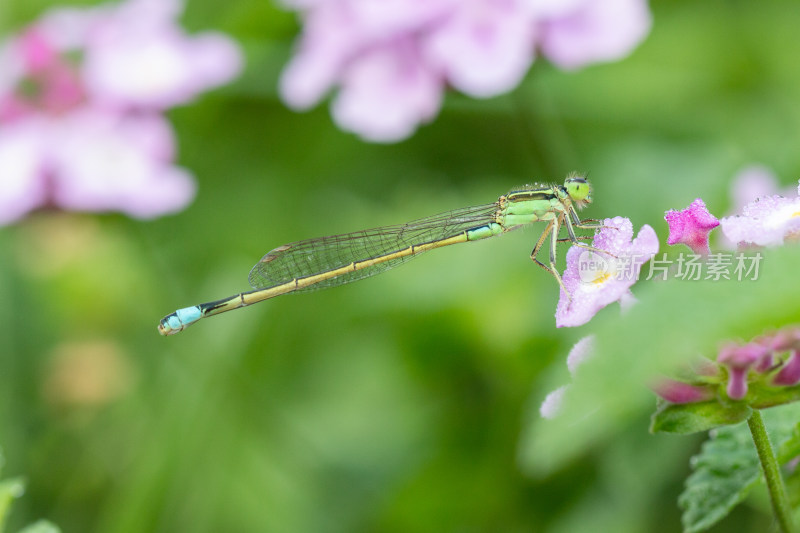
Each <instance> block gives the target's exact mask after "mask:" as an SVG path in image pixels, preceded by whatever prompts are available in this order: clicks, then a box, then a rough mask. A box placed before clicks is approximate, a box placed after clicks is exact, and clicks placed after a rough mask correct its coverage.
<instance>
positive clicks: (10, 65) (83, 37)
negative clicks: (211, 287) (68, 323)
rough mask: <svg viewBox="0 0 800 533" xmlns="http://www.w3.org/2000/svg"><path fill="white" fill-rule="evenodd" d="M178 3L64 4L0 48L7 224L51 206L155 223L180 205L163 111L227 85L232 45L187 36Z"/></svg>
mask: <svg viewBox="0 0 800 533" xmlns="http://www.w3.org/2000/svg"><path fill="white" fill-rule="evenodd" d="M181 9H182V3H181V2H179V1H177V0H129V1H127V2H124V3H121V4H118V5H114V6H101V7H97V8H90V9H60V10H55V11H52V12H49V13H48V14H46V15H45V16H44V17H42V18H41V19H40V20H39V21H37V22H35V23H34V24H33V25H32V26H31V27H29V28H27V29H25V30H24V31H23V32H21V33H20V34H19V35H17V36H14V37H12V38H11V39H9V40H8V41H7V42H6V43H5V44H4V45H2V46H0V168H2V169H3V179H2V181H0V224H7V223H9V222H13V221H14V220H17V219H19V218H20V217H22V216H24V215H25V214H26V213H27V212H29V211H31V210H33V209H36V208H38V207H44V206H57V207H61V208H63V209H74V210H85V211H121V212H123V213H126V214H129V215H131V216H135V217H140V218H150V217H155V216H159V215H163V214H165V213H171V212H175V211H177V210H180V209H183V208H184V207H185V206H186V205H187V204H188V203H189V202H190V201H191V200H192V198H193V197H194V193H195V185H194V181H193V179H192V177H191V175H190V174H189V173H188V172H187V171H185V170H183V169H181V168H178V167H176V166H174V165H173V160H174V157H175V153H174V144H175V143H174V135H173V132H172V128H171V127H170V125H169V123H168V122H166V120H165V119H164V117H163V116H162V115H161V114H160V113H161V111H162V110H164V109H166V108H168V107H170V106H173V105H177V104H180V103H185V102H187V101H188V100H190V99H191V98H192V97H194V96H195V95H197V94H199V93H200V92H201V91H203V90H206V89H208V88H210V87H213V86H215V85H219V84H221V83H224V82H226V81H228V80H229V79H231V78H232V77H233V76H234V75H235V74H236V72H237V71H238V70H239V68H240V66H241V61H240V58H239V53H238V50H237V48H236V46H235V45H234V44H233V43H232V42H231V41H230V40H228V39H227V38H225V37H223V36H221V35H217V34H204V35H201V36H196V37H189V36H187V35H185V34H184V33H183V31H182V30H181V28H180V27H179V26H178V25H177V22H176V17H177V16H178V15H179V14H180V11H181Z"/></svg>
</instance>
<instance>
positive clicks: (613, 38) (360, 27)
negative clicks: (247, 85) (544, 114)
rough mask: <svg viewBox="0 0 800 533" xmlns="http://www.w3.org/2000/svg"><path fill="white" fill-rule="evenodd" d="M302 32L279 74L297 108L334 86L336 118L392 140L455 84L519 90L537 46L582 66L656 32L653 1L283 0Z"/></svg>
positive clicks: (492, 92) (485, 92)
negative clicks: (298, 19) (651, 9)
mask: <svg viewBox="0 0 800 533" xmlns="http://www.w3.org/2000/svg"><path fill="white" fill-rule="evenodd" d="M284 3H285V4H286V5H287V6H288V7H290V8H292V9H295V10H298V11H299V12H300V15H301V18H302V22H303V34H302V35H301V37H300V39H299V41H298V44H297V52H296V54H295V55H294V57H293V58H292V60H291V61H290V62H289V64H288V65H287V67H286V69H285V70H284V73H283V76H282V78H281V87H280V90H281V95H282V98H283V100H284V101H285V102H286V103H287V105H289V106H290V107H292V108H294V109H298V110H303V109H308V108H310V107H312V106H314V105H316V104H317V103H318V102H319V101H320V100H321V99H322V98H323V97H324V96H325V94H326V93H327V92H328V91H329V90H330V89H331V88H333V87H334V86H336V85H338V86H339V87H340V89H339V92H338V94H337V95H336V96H335V97H334V101H333V106H332V110H333V118H334V120H335V121H336V123H337V124H338V125H339V126H340V127H341V128H342V129H344V130H347V131H353V132H356V133H357V134H358V135H360V136H361V137H362V138H364V139H367V140H371V141H378V142H391V141H398V140H401V139H404V138H406V137H408V136H409V135H411V134H412V133H413V132H414V130H415V129H416V128H417V126H418V125H419V124H421V123H425V122H428V121H430V120H432V119H433V118H434V117H435V115H436V113H437V112H438V110H439V107H440V106H441V100H442V92H443V91H444V89H445V87H447V86H452V87H454V88H456V89H458V90H460V91H462V92H464V93H466V94H468V95H470V96H475V97H479V98H486V97H491V96H496V95H499V94H503V93H505V92H508V91H510V90H511V89H513V88H514V87H516V86H517V85H518V84H519V83H520V81H521V80H522V78H523V77H524V76H525V73H526V72H527V71H528V69H529V68H530V66H531V65H532V64H533V61H534V59H535V55H536V50H537V49H538V50H540V51H541V52H542V54H543V55H544V56H546V57H547V58H549V59H550V60H551V61H552V62H553V63H555V64H556V65H558V66H560V67H562V68H569V69H575V68H579V67H582V66H585V65H588V64H591V63H595V62H598V61H612V60H616V59H620V58H622V57H625V56H626V55H627V54H629V53H630V52H631V50H632V49H633V48H634V47H635V46H636V45H637V44H638V43H639V42H640V41H641V40H642V39H643V38H644V37H645V35H646V34H647V32H648V31H649V28H650V13H649V11H648V9H647V2H646V0H558V1H554V0H384V1H382V2H375V1H374V0H284Z"/></svg>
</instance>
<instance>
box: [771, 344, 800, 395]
mask: <svg viewBox="0 0 800 533" xmlns="http://www.w3.org/2000/svg"><path fill="white" fill-rule="evenodd" d="M798 383H800V350H792V354H791V355H790V356H789V359H788V360H787V361H786V363H785V364H784V365H783V367H782V368H781V370H780V372H778V374H777V375H776V376H775V379H774V380H773V384H775V385H783V386H792V385H797V384H798Z"/></svg>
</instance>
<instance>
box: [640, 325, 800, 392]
mask: <svg viewBox="0 0 800 533" xmlns="http://www.w3.org/2000/svg"><path fill="white" fill-rule="evenodd" d="M685 374H686V375H685V376H682V379H679V380H673V379H663V380H661V381H660V382H659V383H658V384H657V385H656V386H654V390H655V392H656V393H657V394H658V395H659V396H660V397H661V398H663V399H664V400H666V401H668V402H670V403H674V404H685V403H695V402H702V401H708V400H712V399H717V398H726V397H727V398H728V399H730V400H737V401H738V400H746V397H747V394H748V391H749V390H750V388H751V387H754V386H755V387H758V388H759V389H763V388H767V389H769V388H778V387H793V386H795V385H797V384H798V383H800V327H797V326H791V327H787V328H784V329H781V330H779V331H776V332H774V333H770V334H767V335H763V336H761V337H757V338H755V339H753V340H752V341H750V342H746V343H744V342H738V343H737V342H728V343H726V344H724V345H723V346H722V347H721V348H720V350H719V352H718V354H717V358H716V361H711V360H708V359H703V360H701V361H700V362H699V363H698V364H696V365H693V367H692V369H691V371H690V372H685Z"/></svg>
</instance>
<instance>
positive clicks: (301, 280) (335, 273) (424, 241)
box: [158, 175, 602, 335]
mask: <svg viewBox="0 0 800 533" xmlns="http://www.w3.org/2000/svg"><path fill="white" fill-rule="evenodd" d="M591 201H592V196H591V187H590V186H589V183H587V181H586V179H585V178H583V177H581V176H578V175H570V176H569V177H567V179H566V180H565V181H564V184H563V185H548V186H540V185H534V186H526V187H522V188H520V189H518V190H514V191H511V192H510V193H508V194H506V195H504V196H501V197H500V198H499V199H498V200H497V201H496V202H494V203H491V204H485V205H479V206H475V207H465V208H462V209H456V210H454V211H448V212H446V213H441V214H438V215H434V216H430V217H426V218H421V219H419V220H415V221H413V222H408V223H407V224H399V225H396V226H384V227H381V228H375V229H368V230H363V231H357V232H354V233H345V234H342V235H333V236H329V237H321V238H318V239H309V240H305V241H298V242H293V243H290V244H284V245H283V246H279V247H278V248H275V249H274V250H272V251H271V252H269V253H267V254H266V255H265V256H264V257H262V258H261V260H260V261H259V262H258V263H257V264H256V265H255V266H254V267H253V268H252V270H251V271H250V276H249V281H250V285H251V286H252V287H253V289H254V290H252V291H249V292H243V293H241V294H237V295H235V296H231V297H229V298H225V299H223V300H217V301H214V302H208V303H204V304H200V305H195V306H192V307H186V308H183V309H179V310H177V311H175V312H174V313H171V314H169V315H167V316H165V317H164V318H163V319H161V322H160V323H159V324H158V331H159V333H161V334H162V335H173V334H175V333H178V332H180V331H183V330H184V329H186V328H187V327H188V326H190V325H191V324H193V323H195V322H197V321H198V320H200V319H201V318H205V317H207V316H213V315H218V314H219V313H224V312H225V311H231V310H233V309H238V308H239V307H244V306H246V305H250V304H254V303H256V302H260V301H262V300H267V299H269V298H274V297H275V296H280V295H281V294H286V293H290V292H302V291H309V290H313V289H321V288H326V287H334V286H337V285H343V284H345V283H349V282H351V281H356V280H359V279H362V278H366V277H368V276H372V275H375V274H378V273H380V272H383V271H385V270H389V269H390V268H392V267H395V266H397V265H399V264H401V263H403V262H405V261H407V260H409V259H411V258H412V257H416V256H417V255H419V254H421V253H422V252H427V251H428V250H433V249H434V248H440V247H442V246H449V245H451V244H458V243H461V242H469V241H478V240H481V239H486V238H489V237H494V236H496V235H502V234H503V233H506V232H508V231H511V230H513V229H517V228H520V227H522V226H525V225H527V224H531V223H533V222H547V226H546V227H545V229H544V231H543V232H542V235H541V236H540V237H539V240H538V241H537V242H536V246H534V248H533V251H532V252H531V259H533V261H535V262H536V264H538V265H539V266H541V267H542V268H544V269H545V270H547V271H548V272H550V274H552V275H553V276H554V277H555V278H556V280H557V281H558V283H559V285H560V286H561V288H562V289H563V288H564V286H563V283H562V282H561V277H560V276H559V274H558V271H557V270H556V265H555V263H556V244H557V243H558V242H559V241H569V242H571V243H572V244H574V245H576V246H581V247H583V248H586V249H587V250H592V251H596V252H599V251H601V250H595V249H594V248H592V247H591V246H589V245H586V244H584V243H582V242H580V240H579V239H580V237H578V236H576V235H575V228H581V229H596V228H600V227H602V225H601V224H596V222H597V221H595V220H591V219H587V220H581V219H580V218H579V217H578V214H577V211H576V209H580V208H581V207H583V206H585V205H586V204H589V203H591ZM592 222H594V223H592ZM562 226H566V228H567V233H568V238H566V239H559V238H558V234H559V231H560V229H561V227H562ZM548 235H552V238H551V241H550V254H549V261H548V263H547V264H544V263H542V262H541V261H539V259H538V257H537V256H538V254H539V251H540V250H541V248H542V246H544V243H545V240H546V239H547V236H548ZM564 292H566V290H565V291H564Z"/></svg>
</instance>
